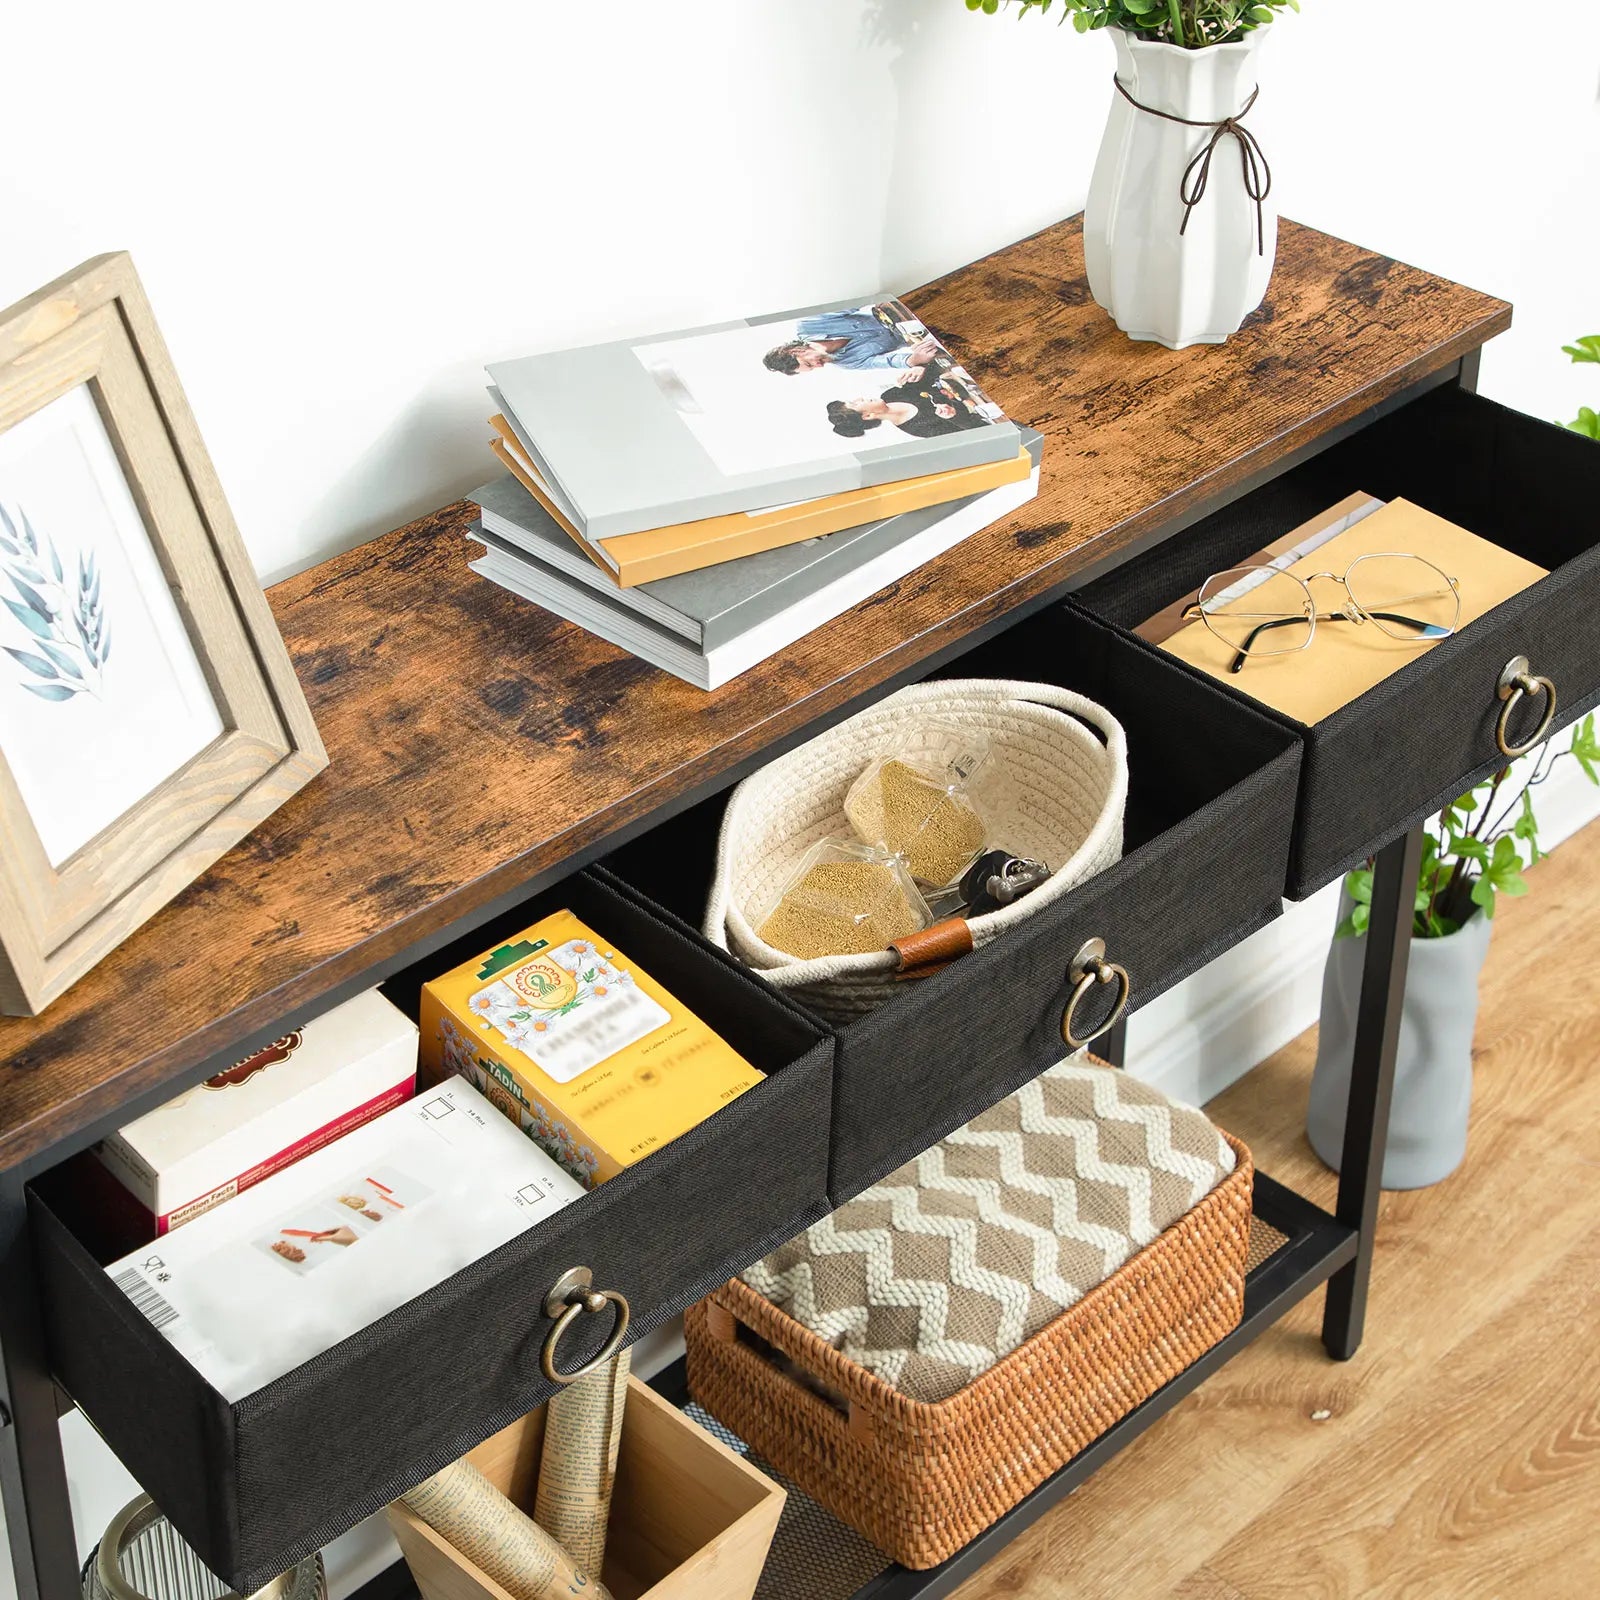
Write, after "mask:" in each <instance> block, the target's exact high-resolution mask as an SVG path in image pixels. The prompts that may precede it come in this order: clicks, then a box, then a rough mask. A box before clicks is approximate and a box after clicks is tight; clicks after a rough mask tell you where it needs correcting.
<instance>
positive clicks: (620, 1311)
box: [539, 1267, 630, 1383]
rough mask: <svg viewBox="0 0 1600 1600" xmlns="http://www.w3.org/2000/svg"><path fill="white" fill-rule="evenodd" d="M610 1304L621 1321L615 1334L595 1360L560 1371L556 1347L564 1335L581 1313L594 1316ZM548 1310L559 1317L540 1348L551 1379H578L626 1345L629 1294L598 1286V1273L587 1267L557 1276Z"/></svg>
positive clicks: (543, 1368)
mask: <svg viewBox="0 0 1600 1600" xmlns="http://www.w3.org/2000/svg"><path fill="white" fill-rule="evenodd" d="M608 1305H613V1306H615V1307H616V1308H617V1325H616V1327H614V1328H613V1329H612V1330H611V1337H610V1338H609V1339H607V1340H606V1342H605V1344H604V1346H603V1347H602V1348H601V1350H600V1353H599V1354H598V1355H597V1356H596V1357H595V1358H594V1360H593V1361H589V1362H586V1363H585V1364H584V1365H583V1366H581V1367H579V1368H577V1369H576V1370H575V1371H573V1372H562V1371H560V1370H559V1369H558V1368H557V1366H556V1347H557V1346H558V1345H559V1344H560V1343H561V1335H562V1334H564V1333H565V1332H566V1331H567V1329H568V1328H570V1327H571V1326H572V1324H573V1323H575V1322H576V1321H577V1320H578V1318H579V1317H582V1316H593V1315H595V1314H596V1313H598V1312H601V1311H604V1310H605V1308H606V1307H607V1306H608ZM544 1314H545V1315H546V1316H547V1317H554V1318H555V1321H556V1325H555V1327H553V1328H552V1329H551V1330H550V1332H549V1333H548V1334H547V1335H546V1336H545V1341H544V1348H543V1349H542V1350H541V1351H540V1352H539V1368H540V1370H541V1371H542V1372H543V1373H544V1375H545V1377H547V1378H548V1379H549V1380H550V1381H551V1383H576V1382H577V1381H578V1379H579V1378H583V1377H587V1376H588V1375H589V1374H590V1373H591V1372H593V1371H594V1370H595V1368H596V1367H603V1366H604V1365H605V1364H606V1362H608V1361H609V1360H610V1359H611V1358H612V1356H614V1355H615V1354H616V1353H617V1351H619V1350H620V1349H621V1348H622V1341H623V1340H624V1339H625V1338H626V1337H627V1334H628V1317H629V1315H630V1313H629V1311H628V1301H627V1297H626V1296H625V1295H621V1294H618V1293H617V1291H616V1290H615V1289H596V1288H595V1287H594V1274H593V1273H592V1272H590V1271H589V1269H588V1268H587V1267H574V1268H573V1269H572V1270H571V1271H570V1272H563V1273H562V1274H561V1276H560V1277H559V1278H557V1279H556V1282H555V1287H554V1288H552V1289H551V1291H550V1293H549V1294H547V1295H546V1296H545V1297H544Z"/></svg>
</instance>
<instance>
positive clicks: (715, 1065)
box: [421, 911, 763, 1188]
mask: <svg viewBox="0 0 1600 1600" xmlns="http://www.w3.org/2000/svg"><path fill="white" fill-rule="evenodd" d="M421 1026H422V1062H423V1068H424V1070H425V1072H427V1073H429V1074H431V1075H433V1076H440V1075H443V1074H448V1073H457V1074H459V1075H461V1076H462V1077H464V1078H466V1079H467V1080H468V1081H469V1082H470V1083H472V1084H473V1085H474V1086H475V1087H476V1088H478V1089H479V1090H480V1091H481V1092H482V1093H483V1095H484V1096H485V1097H486V1098H487V1099H488V1100H489V1101H490V1103H491V1104H493V1105H495V1106H497V1107H498V1108H499V1109H500V1110H501V1111H503V1112H504V1113H505V1115H506V1116H508V1117H509V1118H510V1119H511V1120H512V1121H513V1122H515V1123H516V1124H517V1125H518V1126H519V1127H520V1128H521V1129H522V1130H523V1132H524V1133H526V1134H527V1135H528V1137H529V1138H530V1139H532V1140H533V1141H534V1143H536V1144H537V1145H538V1146H539V1147H540V1148H541V1149H542V1150H544V1151H545V1153H546V1154H547V1155H549V1156H550V1157H551V1158H552V1159H553V1160H554V1161H556V1163H557V1164H558V1165H560V1166H561V1167H563V1168H565V1170H566V1171H568V1172H570V1173H571V1174H572V1176H573V1177H575V1178H576V1179H577V1180H578V1181H579V1182H580V1183H582V1184H584V1185H585V1186H587V1187H590V1188H592V1187H594V1186H595V1185H596V1184H600V1183H604V1182H605V1181H606V1179H607V1178H612V1177H615V1176H616V1175H617V1173H619V1172H621V1171H622V1170H623V1168H625V1167H631V1166H632V1165H633V1164H634V1163H635V1162H636V1161H641V1160H643V1159H644V1157H645V1156H647V1155H649V1154H650V1153H651V1152H652V1151H654V1150H659V1149H660V1148H661V1147H662V1146H663V1145H665V1144H668V1143H670V1142H671V1141H672V1140H673V1139H676V1138H677V1137H678V1135H679V1134H681V1133H686V1132H687V1131H688V1130H689V1129H690V1128H692V1127H694V1126H696V1125H697V1124H698V1123H701V1122H704V1121H705V1119H706V1118H707V1117H709V1116H710V1115H711V1114H712V1113H713V1112H714V1111H717V1110H719V1109H720V1108H721V1107H722V1106H725V1105H726V1104H727V1103H728V1102H729V1101H730V1100H734V1099H737V1098H738V1096H739V1095H741V1094H743V1093H744V1092H745V1090H747V1089H749V1088H751V1087H752V1086H753V1085H755V1084H756V1083H758V1082H760V1080H761V1078H762V1076H763V1074H762V1073H760V1072H758V1071H757V1070H756V1069H755V1068H754V1067H752V1066H751V1065H750V1063H749V1062H748V1061H746V1060H745V1059H744V1057H743V1056H741V1055H740V1054H739V1053H738V1052H737V1051H736V1050H734V1049H733V1047H732V1046H731V1045H729V1044H727V1043H726V1042H725V1041H724V1040H723V1039H722V1038H720V1037H719V1036H718V1035H717V1034H716V1033H714V1032H713V1031H712V1029H711V1028H710V1027H709V1026H708V1025H707V1024H706V1023H705V1022H703V1021H702V1020H701V1019H700V1018H699V1017H697V1016H696V1015H695V1014H694V1012H692V1011H691V1010H690V1009H689V1008H688V1007H687V1006H686V1005H684V1004H683V1003H682V1002H681V1001H680V1000H678V999H676V998H675V997H674V996H672V995H670V994H668V993H667V991H666V990H665V989H663V988H662V987H661V985H660V984H659V983H657V982H656V981H655V979H654V978H652V977H651V976H650V974H649V973H647V972H645V971H643V970H642V969H641V968H639V967H638V966H636V965H635V964H634V963H633V962H632V961H630V960H629V959H628V957H627V956H626V955H624V954H623V953H622V952H621V951H620V950H617V949H616V948H615V947H614V946H612V945H610V944H608V943H607V942H606V941H605V940H604V939H603V938H601V937H600V936H599V935H598V934H596V933H595V932H594V931H593V930H592V929H590V928H588V927H586V926H585V925H584V924H583V923H582V922H580V921H579V920H578V918H577V917H575V916H574V915H573V914H572V913H571V912H570V911H557V912H555V913H554V914H552V915H551V916H548V917H545V918H544V919H543V920H542V921H540V922H536V923H535V924H534V925H533V926H532V927H531V928H527V929H525V930H524V931H523V932H522V933H520V934H518V935H517V936H516V937H515V938H514V939H512V940H511V941H510V942H509V943H507V944H504V945H501V946H500V947H499V948H498V949H495V950H491V951H488V952H487V953H485V954H484V955H481V956H479V957H477V958H476V959H474V960H472V961H468V962H465V963H464V964H463V965H461V966H459V967H457V968H456V969H455V970H454V971H453V972H447V973H446V974H445V975H444V976H443V977H440V978H435V979H434V980H433V981H432V982H430V983H427V984H425V985H424V986H423V990H422V1018H421Z"/></svg>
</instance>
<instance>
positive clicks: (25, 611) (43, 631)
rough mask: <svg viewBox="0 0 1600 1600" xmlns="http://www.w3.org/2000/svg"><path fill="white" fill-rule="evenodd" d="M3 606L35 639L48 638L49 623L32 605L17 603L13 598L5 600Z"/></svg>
mask: <svg viewBox="0 0 1600 1600" xmlns="http://www.w3.org/2000/svg"><path fill="white" fill-rule="evenodd" d="M5 608H6V610H7V611H9V612H10V613H11V615H12V616H14V617H15V618H16V619H17V621H18V622H20V623H21V624H22V625H23V627H25V628H26V629H27V630H28V632H29V633H31V634H32V635H33V636H34V637H35V638H36V639H48V638H49V637H50V624H49V623H48V622H46V621H45V619H44V618H43V617H41V616H40V615H39V613H38V612H37V611H35V610H34V609H33V607H32V606H24V605H19V604H18V603H17V602H16V601H15V600H7V601H6V602H5Z"/></svg>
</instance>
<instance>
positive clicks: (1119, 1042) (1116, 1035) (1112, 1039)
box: [1089, 1017, 1128, 1067]
mask: <svg viewBox="0 0 1600 1600" xmlns="http://www.w3.org/2000/svg"><path fill="white" fill-rule="evenodd" d="M1089 1048H1090V1049H1091V1050H1092V1051H1093V1053H1094V1054H1095V1055H1097V1056H1099V1057H1100V1059H1101V1060H1102V1061H1104V1062H1105V1063H1106V1065H1107V1066H1111V1067H1125V1066H1127V1064H1128V1019H1127V1018H1126V1017H1118V1018H1117V1020H1116V1022H1115V1023H1113V1024H1112V1025H1111V1027H1109V1028H1107V1029H1106V1031H1105V1032H1104V1033H1103V1034H1101V1035H1100V1037H1099V1038H1098V1039H1096V1040H1095V1042H1094V1043H1093V1044H1092V1045H1091V1046H1090V1047H1089Z"/></svg>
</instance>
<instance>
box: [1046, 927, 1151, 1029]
mask: <svg viewBox="0 0 1600 1600" xmlns="http://www.w3.org/2000/svg"><path fill="white" fill-rule="evenodd" d="M1067 979H1068V981H1069V982H1070V983H1071V984H1072V985H1073V989H1072V998H1071V999H1069V1000H1068V1001H1067V1009H1066V1010H1065V1011H1063V1012H1062V1013H1061V1037H1062V1038H1063V1039H1065V1040H1066V1042H1067V1048H1068V1049H1070V1050H1081V1049H1082V1048H1083V1047H1084V1046H1085V1045H1086V1044H1092V1043H1093V1042H1094V1041H1095V1040H1096V1039H1098V1038H1099V1037H1100V1035H1101V1034H1102V1033H1106V1032H1108V1031H1109V1030H1110V1029H1112V1028H1114V1027H1115V1026H1116V1025H1117V1022H1118V1019H1119V1018H1120V1017H1121V1016H1122V1013H1123V1012H1124V1011H1126V1010H1127V1009H1128V996H1129V995H1130V994H1131V993H1132V992H1133V984H1132V982H1131V981H1130V980H1129V978H1128V969H1127V968H1126V967H1120V966H1118V965H1117V963H1116V962H1115V961H1107V960H1106V942H1105V940H1104V939H1088V940H1085V941H1084V944H1083V946H1082V948H1081V949H1080V950H1079V951H1078V953H1077V955H1075V956H1074V957H1073V958H1072V965H1071V966H1070V967H1068V968H1067ZM1108 983H1114V984H1116V985H1117V1003H1116V1004H1115V1005H1114V1006H1112V1008H1111V1015H1110V1016H1109V1017H1107V1018H1106V1020H1105V1021H1104V1022H1102V1023H1101V1024H1100V1026H1099V1027H1098V1028H1096V1029H1094V1030H1093V1031H1092V1032H1090V1033H1086V1034H1085V1035H1084V1036H1083V1037H1082V1038H1081V1039H1080V1038H1079V1037H1078V1035H1077V1034H1076V1033H1074V1032H1073V1019H1074V1017H1076V1015H1077V1012H1078V1007H1079V1006H1080V1005H1081V1004H1082V1003H1083V998H1084V996H1085V995H1087V994H1088V993H1089V992H1090V991H1091V990H1093V989H1098V988H1102V987H1103V986H1104V985H1106V984H1108Z"/></svg>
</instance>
